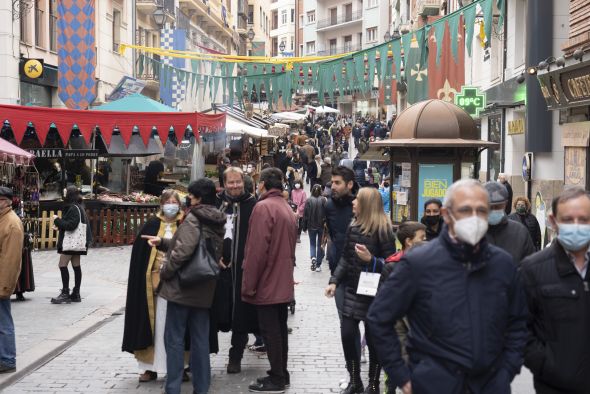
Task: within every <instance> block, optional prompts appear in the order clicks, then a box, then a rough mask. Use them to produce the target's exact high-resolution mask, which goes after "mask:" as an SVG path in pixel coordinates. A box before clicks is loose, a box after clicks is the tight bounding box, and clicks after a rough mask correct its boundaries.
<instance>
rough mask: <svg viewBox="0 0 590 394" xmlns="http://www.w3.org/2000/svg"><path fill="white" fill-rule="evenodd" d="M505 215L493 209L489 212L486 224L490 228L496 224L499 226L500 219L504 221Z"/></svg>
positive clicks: (501, 210) (503, 212)
mask: <svg viewBox="0 0 590 394" xmlns="http://www.w3.org/2000/svg"><path fill="white" fill-rule="evenodd" d="M505 215H506V212H505V211H504V210H503V209H495V210H493V211H490V215H489V216H488V223H489V224H490V225H491V226H495V225H497V224H500V222H501V221H502V219H504V216H505Z"/></svg>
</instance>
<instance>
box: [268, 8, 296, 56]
mask: <svg viewBox="0 0 590 394" xmlns="http://www.w3.org/2000/svg"><path fill="white" fill-rule="evenodd" d="M295 1H296V0H271V1H270V13H271V30H270V41H271V56H294V55H295Z"/></svg>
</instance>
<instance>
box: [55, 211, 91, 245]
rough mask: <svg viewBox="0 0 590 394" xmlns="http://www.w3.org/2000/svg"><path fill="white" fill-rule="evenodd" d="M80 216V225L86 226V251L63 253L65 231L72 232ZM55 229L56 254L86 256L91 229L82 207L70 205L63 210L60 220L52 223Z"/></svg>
mask: <svg viewBox="0 0 590 394" xmlns="http://www.w3.org/2000/svg"><path fill="white" fill-rule="evenodd" d="M80 214H82V223H85V224H86V251H84V252H64V251H62V247H63V242H64V235H65V232H66V231H74V230H75V229H76V228H78V224H80ZM53 223H54V224H55V227H57V228H58V229H59V235H58V237H57V253H60V254H65V255H86V254H87V253H88V245H90V243H91V242H92V229H91V227H90V223H89V222H88V217H87V216H86V212H85V211H84V207H82V206H81V205H78V204H70V205H67V206H66V207H65V208H64V211H63V214H62V216H61V219H60V218H57V219H55V220H54V221H53Z"/></svg>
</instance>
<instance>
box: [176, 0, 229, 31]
mask: <svg viewBox="0 0 590 394" xmlns="http://www.w3.org/2000/svg"><path fill="white" fill-rule="evenodd" d="M179 3H180V8H181V9H182V10H184V11H186V10H190V11H196V12H194V14H195V16H196V18H197V19H196V22H197V24H198V25H199V26H200V27H202V28H203V30H205V31H207V32H208V33H207V35H211V34H217V32H219V34H223V35H225V36H227V37H229V38H233V34H234V31H233V29H232V28H231V26H234V20H233V17H232V15H231V13H229V12H228V11H227V9H226V8H225V7H224V6H223V5H222V4H220V3H216V2H213V1H207V2H206V1H205V0H180V2H179ZM189 14H191V13H190V12H189ZM191 15H192V14H191Z"/></svg>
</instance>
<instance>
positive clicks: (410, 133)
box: [370, 100, 498, 148]
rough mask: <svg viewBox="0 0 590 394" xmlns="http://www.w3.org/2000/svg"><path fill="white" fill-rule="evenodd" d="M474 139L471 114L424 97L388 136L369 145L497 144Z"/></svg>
mask: <svg viewBox="0 0 590 394" xmlns="http://www.w3.org/2000/svg"><path fill="white" fill-rule="evenodd" d="M497 145H498V144H497V143H494V142H489V141H483V140H480V139H477V126H476V124H475V121H474V120H473V118H471V116H470V115H469V114H468V113H467V112H465V111H464V110H463V109H462V108H460V107H458V106H456V105H455V104H452V103H449V102H446V101H442V100H426V101H421V102H419V103H416V104H414V105H412V106H410V107H408V108H407V109H406V110H404V111H403V112H402V113H401V114H400V115H399V116H398V117H397V119H396V120H395V122H394V124H393V126H392V128H391V137H390V139H387V140H383V141H375V142H372V143H371V144H370V146H371V147H376V148H383V147H415V148H419V147H443V146H444V147H464V148H478V147H481V148H484V147H496V146H497Z"/></svg>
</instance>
